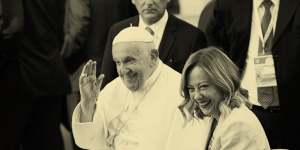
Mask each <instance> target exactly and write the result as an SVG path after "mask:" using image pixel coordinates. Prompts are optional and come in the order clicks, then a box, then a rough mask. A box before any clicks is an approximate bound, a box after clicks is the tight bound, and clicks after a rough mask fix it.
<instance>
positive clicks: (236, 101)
mask: <svg viewBox="0 0 300 150" xmlns="http://www.w3.org/2000/svg"><path fill="white" fill-rule="evenodd" d="M196 66H199V67H201V68H202V69H203V70H204V71H205V73H206V74H207V75H208V76H209V79H210V80H211V82H212V84H214V85H215V86H216V87H217V88H218V89H219V90H220V91H221V92H222V94H223V96H224V100H223V101H222V102H221V103H220V105H219V111H220V112H221V114H222V115H226V114H228V113H230V111H231V110H232V109H233V108H236V107H240V105H241V104H242V103H245V104H247V105H248V102H247V101H248V100H247V98H246V97H247V92H246V90H243V89H241V88H240V82H241V79H240V73H239V69H238V67H237V66H236V65H235V64H234V63H233V62H232V61H231V60H230V58H229V57H228V56H227V55H226V54H224V53H223V52H222V51H221V50H220V49H218V48H216V47H208V48H204V49H201V50H199V51H197V52H195V53H193V54H192V55H191V56H190V57H189V59H188V60H187V62H186V64H185V65H184V68H183V71H182V77H181V87H180V93H181V95H182V96H183V97H184V98H185V99H184V102H183V103H182V104H181V105H180V106H179V109H180V110H181V112H182V114H183V116H184V117H185V118H186V119H187V118H189V117H188V116H190V117H198V118H203V117H204V115H203V113H202V112H201V109H200V108H198V106H197V105H196V104H195V102H193V100H191V98H190V95H189V92H188V88H187V76H188V74H189V73H190V72H191V70H192V69H193V68H194V67H196Z"/></svg>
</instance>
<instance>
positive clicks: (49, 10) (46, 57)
mask: <svg viewBox="0 0 300 150" xmlns="http://www.w3.org/2000/svg"><path fill="white" fill-rule="evenodd" d="M64 3H65V1H64V0H51V1H49V0H23V6H24V29H23V33H22V35H21V46H20V47H19V54H18V56H19V57H18V59H19V63H20V70H21V74H22V79H23V80H24V82H25V85H26V86H25V87H26V88H24V90H28V92H30V93H32V94H34V95H37V96H40V95H60V94H66V93H67V92H69V91H70V83H69V79H68V76H67V73H66V71H65V68H64V63H63V60H62V57H61V55H60V53H59V52H60V49H61V46H62V42H63V19H64V6H65V5H64Z"/></svg>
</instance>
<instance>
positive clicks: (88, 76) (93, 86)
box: [79, 60, 104, 120]
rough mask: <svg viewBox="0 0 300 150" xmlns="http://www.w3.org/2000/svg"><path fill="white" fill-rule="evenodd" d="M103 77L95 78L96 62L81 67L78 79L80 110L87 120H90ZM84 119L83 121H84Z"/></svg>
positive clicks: (89, 62)
mask: <svg viewBox="0 0 300 150" xmlns="http://www.w3.org/2000/svg"><path fill="white" fill-rule="evenodd" d="M103 78H104V75H103V74H101V75H100V76H99V77H98V78H97V77H96V62H95V61H92V60H89V61H88V62H87V63H86V65H85V66H84V67H83V69H82V72H81V75H80V78H79V89H80V95H81V110H82V112H83V114H84V115H85V117H86V119H87V120H91V118H92V116H93V113H94V111H95V106H96V105H95V104H96V100H97V96H98V93H99V92H100V87H101V84H102V81H103ZM86 119H84V120H86Z"/></svg>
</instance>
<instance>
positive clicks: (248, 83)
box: [241, 0, 280, 106]
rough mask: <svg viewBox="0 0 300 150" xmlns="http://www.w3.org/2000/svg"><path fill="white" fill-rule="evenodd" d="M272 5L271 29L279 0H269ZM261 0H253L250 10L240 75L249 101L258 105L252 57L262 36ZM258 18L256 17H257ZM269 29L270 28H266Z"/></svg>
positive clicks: (256, 52)
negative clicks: (245, 50)
mask: <svg viewBox="0 0 300 150" xmlns="http://www.w3.org/2000/svg"><path fill="white" fill-rule="evenodd" d="M271 1H272V3H273V5H272V7H271V16H272V19H271V22H270V25H269V27H268V28H273V31H275V29H276V22H277V17H278V10H279V2H280V1H279V0H271ZM262 2H263V0H253V11H252V23H251V33H250V41H249V47H248V56H247V59H246V67H245V70H244V72H243V77H242V83H241V85H242V87H243V88H245V89H247V90H248V92H249V101H250V102H251V103H252V104H254V105H258V106H260V105H261V104H260V103H259V102H258V96H257V82H256V71H255V65H254V58H255V57H256V56H258V48H259V40H258V39H260V38H262V30H261V19H262V17H263V14H264V11H265V10H264V7H263V6H262V5H261V3H262ZM257 18H258V19H257ZM268 30H270V29H268Z"/></svg>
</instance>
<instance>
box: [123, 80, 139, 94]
mask: <svg viewBox="0 0 300 150" xmlns="http://www.w3.org/2000/svg"><path fill="white" fill-rule="evenodd" d="M122 80H123V82H124V84H125V86H126V87H127V88H128V89H129V90H130V91H137V90H138V88H139V83H138V82H137V81H132V80H133V79H131V80H130V79H126V78H125V79H124V78H122Z"/></svg>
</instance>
